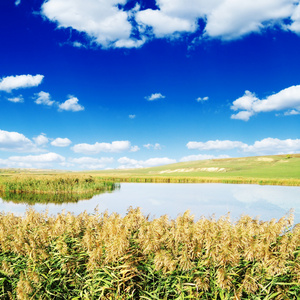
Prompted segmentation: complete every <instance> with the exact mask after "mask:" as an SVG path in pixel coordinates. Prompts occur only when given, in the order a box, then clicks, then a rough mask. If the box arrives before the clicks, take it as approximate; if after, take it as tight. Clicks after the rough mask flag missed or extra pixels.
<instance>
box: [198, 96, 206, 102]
mask: <svg viewBox="0 0 300 300" xmlns="http://www.w3.org/2000/svg"><path fill="white" fill-rule="evenodd" d="M208 99H209V97H207V96H206V97H202V98H201V97H198V98H197V99H196V101H197V102H205V101H207V100H208Z"/></svg>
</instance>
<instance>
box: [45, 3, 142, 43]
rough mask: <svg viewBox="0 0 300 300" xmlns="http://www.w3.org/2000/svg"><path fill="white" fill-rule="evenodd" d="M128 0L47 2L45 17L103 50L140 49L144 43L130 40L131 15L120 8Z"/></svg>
mask: <svg viewBox="0 0 300 300" xmlns="http://www.w3.org/2000/svg"><path fill="white" fill-rule="evenodd" d="M126 2H127V1H126V0H48V1H46V2H45V3H44V4H43V5H42V14H43V15H44V16H46V17H47V18H48V19H50V20H51V21H53V22H56V23H57V25H58V27H59V28H62V27H63V28H69V27H71V28H73V29H75V30H77V31H79V32H82V33H85V34H86V36H87V37H88V38H90V39H91V40H92V42H95V43H97V44H98V45H101V46H103V47H137V46H139V44H140V45H141V44H142V41H137V40H135V39H133V38H131V33H132V25H131V23H130V22H129V20H128V19H129V15H130V12H126V11H123V10H122V9H119V8H118V4H121V5H122V4H126Z"/></svg>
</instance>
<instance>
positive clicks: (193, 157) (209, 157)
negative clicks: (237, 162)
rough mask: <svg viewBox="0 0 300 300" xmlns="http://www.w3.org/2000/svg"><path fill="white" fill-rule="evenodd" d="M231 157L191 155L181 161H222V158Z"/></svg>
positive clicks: (227, 156)
mask: <svg viewBox="0 0 300 300" xmlns="http://www.w3.org/2000/svg"><path fill="white" fill-rule="evenodd" d="M229 157H230V156H229V155H218V156H215V155H209V154H198V155H189V156H184V157H182V158H181V159H180V161H181V162H185V161H194V160H205V159H221V158H229Z"/></svg>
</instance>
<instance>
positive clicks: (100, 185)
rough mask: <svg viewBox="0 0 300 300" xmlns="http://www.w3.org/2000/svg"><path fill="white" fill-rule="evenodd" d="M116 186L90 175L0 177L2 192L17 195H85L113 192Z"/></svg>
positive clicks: (0, 189)
mask: <svg viewBox="0 0 300 300" xmlns="http://www.w3.org/2000/svg"><path fill="white" fill-rule="evenodd" d="M115 185H116V184H115V183H112V182H109V181H104V180H102V179H100V178H97V177H92V176H88V175H44V176H43V175H38V176H31V175H19V176H17V175H16V176H0V191H1V192H4V193H15V194H20V193H35V194H66V193H74V194H83V193H90V192H98V191H106V190H112V189H113V188H114V187H115Z"/></svg>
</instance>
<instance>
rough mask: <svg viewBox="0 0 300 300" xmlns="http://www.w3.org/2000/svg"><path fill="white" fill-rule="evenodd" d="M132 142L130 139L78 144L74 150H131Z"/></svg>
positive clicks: (91, 152) (87, 152)
mask: <svg viewBox="0 0 300 300" xmlns="http://www.w3.org/2000/svg"><path fill="white" fill-rule="evenodd" d="M130 149H131V144H130V142H129V141H114V142H112V143H98V142H97V143H95V144H93V145H91V144H85V143H83V144H76V145H74V146H73V147H72V150H73V151H74V152H76V153H83V154H97V153H100V152H122V151H129V150H130Z"/></svg>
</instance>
